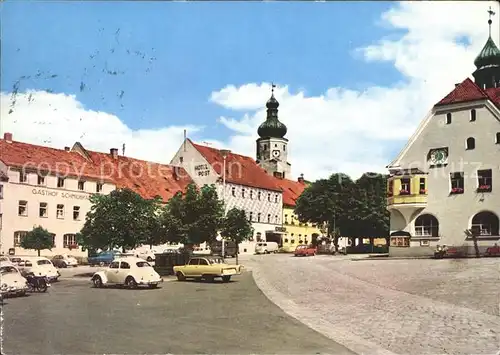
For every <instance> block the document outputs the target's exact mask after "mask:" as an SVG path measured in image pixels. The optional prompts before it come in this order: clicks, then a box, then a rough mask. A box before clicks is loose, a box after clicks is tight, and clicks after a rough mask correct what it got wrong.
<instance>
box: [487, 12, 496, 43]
mask: <svg viewBox="0 0 500 355" xmlns="http://www.w3.org/2000/svg"><path fill="white" fill-rule="evenodd" d="M488 15H489V19H488V25H489V26H490V37H491V22H492V21H491V16H494V15H495V12H494V11H493V10H492V9H491V6H490V8H489V9H488Z"/></svg>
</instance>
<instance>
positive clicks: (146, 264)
mask: <svg viewBox="0 0 500 355" xmlns="http://www.w3.org/2000/svg"><path fill="white" fill-rule="evenodd" d="M135 265H137V267H151V265H150V264H149V263H148V262H147V261H139V262H137V263H135Z"/></svg>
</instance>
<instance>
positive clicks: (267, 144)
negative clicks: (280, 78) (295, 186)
mask: <svg viewBox="0 0 500 355" xmlns="http://www.w3.org/2000/svg"><path fill="white" fill-rule="evenodd" d="M275 87H276V86H275V85H274V84H272V89H271V98H270V99H269V100H268V101H267V103H266V107H267V118H266V120H265V122H263V123H262V124H261V125H260V126H259V128H258V130H257V133H258V134H259V137H260V138H258V139H257V164H259V165H260V166H261V167H262V168H264V169H265V170H266V171H267V173H268V174H269V175H273V176H276V177H279V178H290V171H291V166H290V163H288V161H287V157H288V147H287V146H288V139H286V138H285V135H286V132H287V128H286V126H285V125H284V124H283V123H281V122H280V121H279V119H278V106H279V102H278V100H276V98H275V97H274V88H275Z"/></svg>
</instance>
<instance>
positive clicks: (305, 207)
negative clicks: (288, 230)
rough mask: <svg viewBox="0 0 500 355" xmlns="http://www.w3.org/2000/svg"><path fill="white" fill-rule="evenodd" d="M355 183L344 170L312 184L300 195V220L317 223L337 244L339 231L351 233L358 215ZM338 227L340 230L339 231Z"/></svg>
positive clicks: (297, 207) (298, 212) (298, 209)
mask: <svg viewBox="0 0 500 355" xmlns="http://www.w3.org/2000/svg"><path fill="white" fill-rule="evenodd" d="M354 192H355V184H354V182H353V181H352V180H351V178H350V177H349V176H347V175H345V174H332V175H331V176H330V177H329V178H328V179H320V180H317V181H315V182H314V183H312V184H311V185H309V186H308V187H307V188H306V189H305V190H304V192H303V193H302V194H301V195H300V197H299V198H298V199H297V202H296V205H295V214H296V215H297V217H298V219H299V221H300V222H308V223H313V224H317V225H318V226H320V227H321V228H324V229H325V230H326V234H327V237H328V238H333V240H334V243H335V247H336V248H338V239H339V236H340V235H349V233H350V232H351V230H352V229H353V226H354V223H355V218H354V217H353V215H352V213H351V209H353V208H354V207H355V206H356V200H355V193H354ZM337 230H338V232H339V233H336V231H337Z"/></svg>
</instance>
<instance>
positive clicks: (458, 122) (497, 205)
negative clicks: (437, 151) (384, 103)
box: [391, 102, 500, 245]
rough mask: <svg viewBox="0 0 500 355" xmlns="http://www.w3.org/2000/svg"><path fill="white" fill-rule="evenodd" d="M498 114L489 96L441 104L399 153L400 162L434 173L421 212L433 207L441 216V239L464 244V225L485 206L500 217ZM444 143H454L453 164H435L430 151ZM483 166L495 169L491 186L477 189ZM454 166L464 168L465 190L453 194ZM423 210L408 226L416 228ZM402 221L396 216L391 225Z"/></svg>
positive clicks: (450, 145) (405, 166)
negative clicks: (469, 144)
mask: <svg viewBox="0 0 500 355" xmlns="http://www.w3.org/2000/svg"><path fill="white" fill-rule="evenodd" d="M472 108H475V109H476V117H477V118H476V121H475V122H471V121H470V110H471V109H472ZM448 112H451V113H452V122H451V124H446V123H445V119H446V114H447V113H448ZM499 117H500V112H499V111H498V110H497V109H496V108H495V107H493V106H491V105H490V104H485V103H484V102H483V103H480V104H474V105H473V106H471V105H470V104H469V105H455V106H447V107H446V108H440V109H439V111H437V112H435V114H434V115H433V116H432V117H431V118H430V120H429V122H428V123H427V124H426V125H425V127H424V128H423V130H422V131H421V132H420V134H419V135H418V136H417V137H416V139H415V141H414V142H413V143H412V144H411V145H410V146H409V148H408V149H407V151H406V152H405V153H404V154H403V155H402V156H401V157H400V160H399V165H400V166H401V168H403V169H410V168H419V169H421V170H423V171H425V172H428V173H429V175H428V179H427V184H428V188H427V189H428V202H427V206H426V208H424V209H423V210H421V211H420V213H419V214H424V213H430V214H433V215H434V216H435V217H436V218H437V219H438V221H439V234H440V237H441V239H440V240H439V243H440V244H447V245H462V244H464V243H465V239H466V238H465V234H464V230H465V229H468V228H470V223H471V220H472V217H473V216H474V215H475V214H476V213H478V212H480V211H491V212H494V213H496V215H497V216H499V217H500V144H495V134H496V133H497V132H500V119H499ZM468 137H473V138H475V141H476V147H475V149H474V150H466V149H465V141H466V139H467V138H468ZM440 147H448V149H449V157H448V165H447V166H444V167H435V168H430V167H429V165H428V163H427V154H428V152H429V150H430V149H432V148H440ZM478 169H492V171H493V191H492V192H490V193H477V192H476V188H477V175H476V172H477V170H478ZM451 172H464V175H465V176H464V180H465V181H464V184H465V191H464V193H463V194H460V195H449V192H450V189H451V186H450V178H449V176H450V173H451ZM419 214H416V215H414V216H412V217H411V218H410V219H409V220H407V221H406V222H407V223H408V224H409V226H408V228H406V229H405V230H408V231H410V233H412V234H413V233H414V226H413V223H414V220H415V219H416V218H417V217H418V215H419ZM398 218H399V217H398ZM399 222H400V221H399V220H397V221H392V220H391V226H395V224H398V225H399ZM391 230H393V228H392V227H391ZM436 244H437V243H436ZM490 244H491V243H490Z"/></svg>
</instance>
